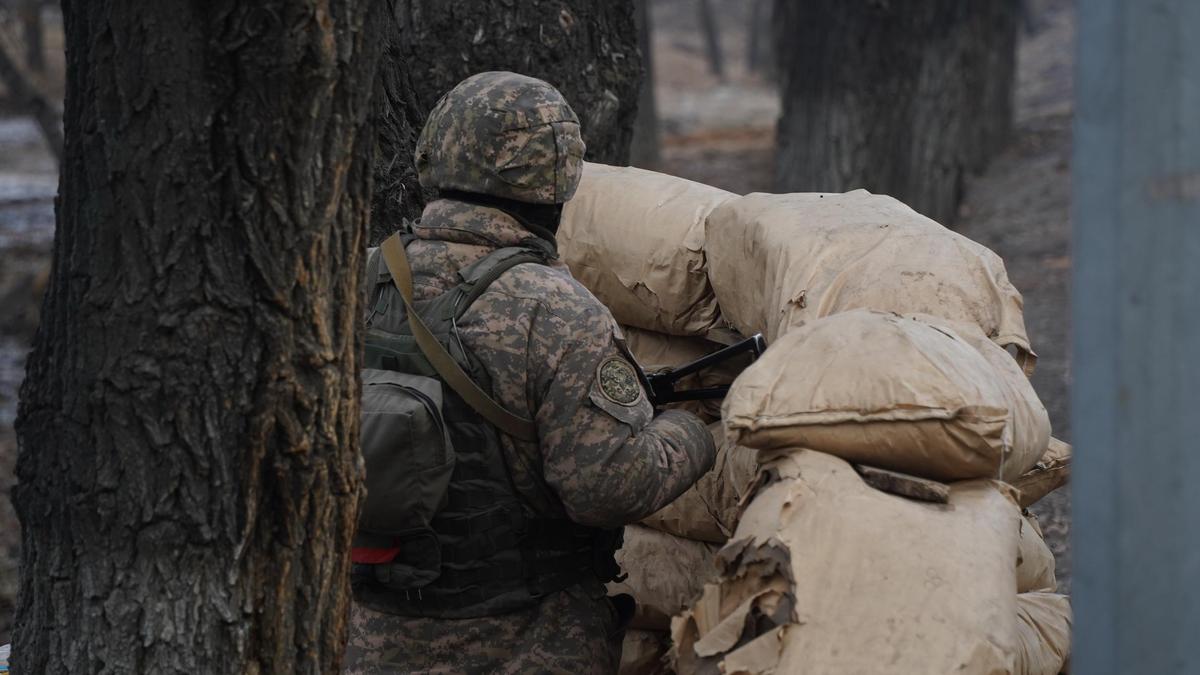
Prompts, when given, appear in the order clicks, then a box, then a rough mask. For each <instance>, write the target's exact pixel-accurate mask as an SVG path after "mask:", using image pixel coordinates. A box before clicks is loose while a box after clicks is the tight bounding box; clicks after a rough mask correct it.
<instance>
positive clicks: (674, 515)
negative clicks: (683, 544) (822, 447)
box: [642, 422, 758, 544]
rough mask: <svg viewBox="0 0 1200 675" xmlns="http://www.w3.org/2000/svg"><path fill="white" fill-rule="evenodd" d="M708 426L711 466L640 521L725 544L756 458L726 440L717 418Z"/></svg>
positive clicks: (647, 524)
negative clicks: (713, 453)
mask: <svg viewBox="0 0 1200 675" xmlns="http://www.w3.org/2000/svg"><path fill="white" fill-rule="evenodd" d="M708 429H709V431H711V432H712V434H713V437H714V439H715V440H716V443H717V459H716V461H715V462H714V463H713V467H712V469H710V470H709V471H708V473H706V474H704V475H703V476H701V477H700V480H698V481H696V484H695V485H693V486H692V487H690V488H688V490H687V491H686V492H684V493H683V494H682V495H680V496H679V497H678V498H676V499H675V501H673V502H671V503H670V504H668V505H667V506H666V508H663V509H662V510H660V511H658V512H657V513H654V514H653V515H651V516H650V517H649V518H646V519H645V520H643V521H642V524H643V525H645V526H646V527H649V528H652V529H655V530H659V531H661V532H668V533H670V534H673V535H676V536H679V537H684V538H687V539H696V540H699V541H707V542H712V543H714V544H724V543H725V541H726V540H727V539H729V536H730V535H732V534H733V531H734V529H735V528H736V527H737V521H738V504H739V502H740V501H741V499H742V496H743V495H745V494H746V492H747V491H748V490H749V489H750V486H751V483H752V482H753V481H754V476H755V474H757V473H758V460H757V458H756V457H757V453H756V452H755V451H754V450H751V449H749V448H743V447H738V446H736V445H733V444H731V443H728V442H727V441H725V439H724V438H723V436H724V433H723V429H722V427H721V423H720V422H716V423H713V424H710V425H709V427H708Z"/></svg>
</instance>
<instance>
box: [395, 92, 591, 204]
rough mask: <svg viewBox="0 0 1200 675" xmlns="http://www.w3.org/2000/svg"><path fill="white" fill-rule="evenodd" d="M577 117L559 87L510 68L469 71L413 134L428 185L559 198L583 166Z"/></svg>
mask: <svg viewBox="0 0 1200 675" xmlns="http://www.w3.org/2000/svg"><path fill="white" fill-rule="evenodd" d="M583 151H584V145H583V139H582V138H581V137H580V135H579V118H578V117H576V116H575V112H574V111H573V110H571V106H570V105H568V104H567V101H566V99H564V98H563V96H562V94H560V93H558V90H557V89H555V88H554V87H552V86H550V85H549V84H547V83H546V82H543V81H541V80H538V79H535V78H532V77H526V76H524V75H518V74H516V73H508V72H490V73H479V74H478V75H472V76H471V77H468V78H467V79H465V80H463V81H462V82H460V83H459V84H458V86H456V87H454V88H453V89H451V90H450V91H449V92H448V93H446V94H445V95H444V96H442V98H441V99H440V100H439V101H438V102H437V105H435V106H434V107H433V112H431V113H430V114H429V119H428V120H427V121H426V122H425V128H424V129H422V130H421V136H420V138H419V139H417V153H416V163H417V177H418V178H419V179H420V181H421V186H422V187H424V188H426V189H438V190H461V191H464V192H475V193H481V194H486V195H492V196H494V197H501V198H504V199H512V200H516V201H521V202H527V203H531V204H562V203H563V202H566V201H567V200H568V199H570V198H571V196H572V195H574V194H575V188H576V187H577V186H578V185H579V175H580V173H581V171H582V168H583Z"/></svg>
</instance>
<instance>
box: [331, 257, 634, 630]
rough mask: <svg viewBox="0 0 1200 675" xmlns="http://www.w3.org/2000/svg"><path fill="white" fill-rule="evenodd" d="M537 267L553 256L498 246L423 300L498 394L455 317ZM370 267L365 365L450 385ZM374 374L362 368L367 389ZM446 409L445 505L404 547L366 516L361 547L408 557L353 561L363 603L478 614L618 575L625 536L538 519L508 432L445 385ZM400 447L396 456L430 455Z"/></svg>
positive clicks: (382, 272) (374, 261) (479, 378)
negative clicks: (516, 478)
mask: <svg viewBox="0 0 1200 675" xmlns="http://www.w3.org/2000/svg"><path fill="white" fill-rule="evenodd" d="M406 243H407V242H406ZM531 262H532V263H539V264H544V263H545V262H546V258H545V255H544V254H543V253H541V252H539V251H536V250H534V249H529V248H503V249H499V250H496V251H494V252H492V253H491V254H489V255H487V256H485V257H484V258H483V259H481V260H479V261H477V262H476V263H474V264H472V265H470V266H468V267H466V268H464V269H463V270H460V271H459V278H460V280H461V283H460V284H459V285H458V286H457V287H455V288H454V289H452V290H450V291H449V292H447V293H444V294H442V295H440V296H437V297H435V298H432V299H429V300H427V301H423V302H418V303H414V304H415V309H416V311H417V312H419V313H420V315H421V317H422V318H423V319H424V322H425V324H426V325H427V326H428V328H429V329H430V331H431V332H432V333H433V334H434V336H435V337H437V340H438V342H439V343H441V345H442V346H443V347H444V348H445V349H446V351H447V352H448V353H449V354H450V356H451V357H453V359H454V360H455V361H456V362H457V363H458V364H459V366H460V367H461V368H462V369H463V370H464V371H465V372H466V373H467V374H468V375H470V377H471V379H472V380H474V382H475V383H476V384H478V385H479V386H480V387H481V388H483V389H484V391H491V386H490V385H491V382H490V378H489V377H488V374H487V371H486V370H485V369H484V368H483V366H482V364H481V363H480V362H479V360H478V359H477V358H476V357H475V355H474V354H473V353H471V351H470V350H469V349H467V348H466V346H465V345H463V344H462V342H461V341H460V340H459V339H458V335H457V321H458V320H459V319H460V318H461V317H462V315H463V314H464V313H465V312H466V311H467V309H468V308H469V307H470V306H471V303H472V302H474V300H475V299H476V298H478V297H479V296H480V295H481V294H482V293H483V291H484V290H486V289H487V286H488V285H489V284H490V283H491V282H493V281H495V280H496V279H497V278H499V277H500V275H501V274H503V273H504V272H505V271H507V270H508V269H510V268H511V267H513V266H515V265H517V264H521V263H531ZM368 270H369V271H370V272H371V275H370V276H369V277H368V278H369V283H372V284H373V288H372V289H371V298H370V302H369V303H368V307H369V316H368V318H367V331H366V339H365V350H364V351H365V354H364V356H365V359H364V361H365V362H364V367H365V368H366V369H373V370H374V371H388V372H395V373H403V374H410V375H419V376H425V377H428V378H435V379H440V378H438V375H437V374H436V372H435V369H434V368H433V366H432V365H431V364H430V361H429V359H428V358H427V357H426V356H425V354H423V353H422V351H421V349H420V348H419V346H418V345H417V344H416V342H415V340H414V338H413V334H412V329H411V327H410V325H409V321H408V318H407V316H406V313H405V311H404V305H403V302H402V300H401V297H400V294H399V291H398V290H397V289H396V287H395V286H393V285H392V283H391V281H390V277H389V274H388V270H387V266H386V265H385V263H384V262H383V260H382V256H381V255H380V254H379V251H375V252H374V254H373V255H372V257H371V259H370V260H369V261H368ZM370 372H373V371H372V370H366V371H364V382H366V380H367V377H366V373H370ZM440 412H441V415H440V418H441V420H442V424H444V431H445V433H446V435H447V436H448V439H449V445H450V446H452V448H453V458H454V462H453V470H452V472H450V477H449V482H448V485H447V486H446V489H445V494H444V497H443V500H442V502H441V507H440V508H438V509H437V510H436V513H434V514H433V517H432V520H430V522H429V526H428V528H426V529H425V530H424V531H421V532H416V533H412V534H407V535H406V536H405V537H402V538H400V539H399V540H398V539H396V538H395V537H389V536H386V535H380V534H378V533H377V532H371V531H368V530H365V529H364V524H363V521H361V520H360V526H359V530H358V532H357V533H356V536H355V543H354V546H355V547H356V549H355V550H356V552H357V551H359V550H363V549H364V548H366V549H367V550H398V555H397V556H396V558H395V559H393V560H385V561H380V562H374V564H362V563H359V564H356V565H355V566H354V572H353V586H354V594H355V599H356V601H358V602H360V603H361V604H364V605H366V606H368V607H371V608H373V609H376V610H378V611H384V612H388V613H392V614H399V615H405V616H423V617H438V618H470V617H478V616H490V615H495V614H499V613H503V612H508V611H513V610H517V609H522V608H526V607H529V606H532V605H533V604H535V603H536V602H537V601H538V599H539V598H541V597H542V596H544V595H546V594H548V593H553V592H556V591H559V590H562V589H564V588H566V587H568V586H571V585H573V584H577V583H581V582H585V581H588V580H592V581H599V582H601V583H603V582H606V581H609V580H611V579H614V578H616V577H617V574H618V573H619V571H620V569H619V567H618V566H617V565H616V562H615V561H614V560H613V553H614V552H615V551H616V549H617V548H619V547H620V533H621V530H615V531H610V530H599V529H596V528H589V527H584V526H582V525H578V524H576V523H574V522H572V521H570V520H568V519H566V518H565V517H559V518H543V517H538V516H536V515H534V514H532V513H531V512H530V510H529V509H528V507H526V506H524V504H525V502H524V500H522V498H521V496H520V494H519V493H518V490H517V488H516V487H515V485H514V483H513V481H512V478H511V476H510V471H509V467H508V466H507V455H506V453H505V451H504V448H503V447H502V445H501V443H500V433H501V432H500V431H499V430H498V429H497V428H496V427H495V426H493V425H492V424H491V423H489V422H488V421H487V420H485V419H484V418H483V417H482V416H481V415H480V414H479V413H478V412H476V411H475V410H474V409H473V408H472V407H471V406H470V405H468V404H467V403H466V402H465V401H464V400H463V398H462V397H461V396H459V395H458V393H456V392H455V391H454V390H453V389H452V388H450V387H449V386H446V387H443V391H442V402H441V411H440ZM398 440H399V443H398V445H397V446H396V448H397V452H416V453H419V452H422V451H423V448H421V447H405V446H406V445H411V444H406V439H398ZM368 466H370V465H368ZM368 472H369V473H370V468H368ZM368 485H371V476H368ZM546 489H547V490H548V489H549V488H548V486H547V487H546ZM369 499H370V496H369V495H368V500H369ZM403 501H404V500H403V496H402V495H401V496H400V498H399V499H398V500H397V503H396V504H395V508H397V509H401V508H405V507H404V505H403ZM385 508H387V507H386V506H385ZM389 547H391V548H390V549H389ZM358 559H360V558H359V557H356V560H358Z"/></svg>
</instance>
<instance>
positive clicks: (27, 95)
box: [0, 35, 63, 165]
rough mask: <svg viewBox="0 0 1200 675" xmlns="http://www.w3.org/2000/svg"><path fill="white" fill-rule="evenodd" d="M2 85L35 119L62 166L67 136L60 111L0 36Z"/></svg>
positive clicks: (47, 144) (55, 157) (48, 145)
mask: <svg viewBox="0 0 1200 675" xmlns="http://www.w3.org/2000/svg"><path fill="white" fill-rule="evenodd" d="M0 82H3V83H4V86H5V88H7V89H8V94H9V96H10V97H11V98H12V100H13V101H14V102H15V103H16V104H17V106H18V107H20V108H21V109H22V110H24V111H25V112H27V113H28V114H29V115H30V116H32V117H33V120H34V122H36V123H37V125H38V129H40V130H41V132H42V138H44V139H45V140H46V147H48V148H49V149H50V153H51V154H52V155H54V159H55V161H57V162H58V163H59V164H60V165H61V164H62V158H63V134H62V121H61V120H60V119H59V115H58V110H57V109H56V108H55V106H54V104H53V103H51V102H50V97H49V96H47V95H46V94H44V93H43V92H42V91H41V90H40V89H39V88H38V86H37V85H36V84H35V83H34V78H33V77H31V76H30V74H29V72H28V70H26V68H25V66H23V65H22V64H21V61H20V59H19V58H18V57H17V56H16V54H15V53H13V52H12V51H10V48H9V45H8V41H7V40H6V39H5V38H4V36H3V35H0Z"/></svg>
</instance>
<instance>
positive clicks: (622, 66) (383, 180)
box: [371, 0, 642, 242]
mask: <svg viewBox="0 0 1200 675" xmlns="http://www.w3.org/2000/svg"><path fill="white" fill-rule="evenodd" d="M633 6H634V3H633V0H606V1H605V2H594V1H592V0H522V1H521V2H506V3H500V2H476V1H474V0H397V3H396V11H395V16H394V19H395V24H394V36H393V39H392V43H391V44H390V45H389V47H388V57H387V58H386V60H385V64H386V65H385V66H384V68H386V69H388V71H389V72H388V73H386V74H385V76H384V78H383V80H384V82H383V84H382V85H381V86H382V87H383V88H384V90H385V91H384V95H381V96H380V97H379V98H378V101H379V105H380V108H379V109H377V116H378V118H379V119H380V125H381V132H380V136H379V150H380V156H379V164H378V165H377V167H376V173H375V176H376V180H377V183H378V190H377V192H376V202H375V203H376V208H375V210H374V212H373V216H372V227H371V235H372V236H371V238H372V240H373V241H374V242H378V241H379V240H381V239H382V238H383V237H384V236H387V234H390V233H391V232H392V231H394V230H395V228H396V226H397V225H398V224H399V222H400V219H401V218H415V217H417V216H419V215H420V213H421V209H422V208H423V207H424V203H425V198H426V197H427V195H422V193H421V190H420V187H419V186H418V185H417V182H416V175H415V173H414V172H413V169H412V154H413V148H414V146H415V139H416V134H417V133H418V132H419V131H420V129H421V127H422V125H423V124H424V122H425V117H426V116H427V115H428V114H429V111H430V110H432V109H433V106H434V104H435V103H437V100H438V98H440V97H441V95H442V94H444V93H446V92H447V91H449V90H450V89H451V88H452V87H453V86H454V85H456V84H458V83H459V82H460V81H462V80H463V79H464V78H466V77H468V76H470V75H473V74H475V73H479V72H483V71H488V70H511V71H514V72H519V73H522V74H524V75H530V76H532V77H538V78H541V79H543V80H546V81H547V82H549V83H550V84H552V85H554V86H555V87H557V88H558V89H559V90H560V91H562V93H563V95H564V96H566V98H567V100H568V101H569V102H570V103H571V107H573V108H574V109H575V112H576V113H577V114H578V115H579V118H580V122H581V124H582V130H583V138H584V141H586V142H587V159H589V160H590V161H595V162H604V163H608V164H627V163H628V162H629V146H630V140H631V139H632V137H633V127H634V119H635V117H636V115H637V102H638V92H639V89H640V86H641V78H642V65H641V59H640V57H639V54H638V31H637V27H636V25H635V23H634V14H633ZM408 73H420V77H419V78H412V79H411V86H410V84H409V82H408V80H409V77H410V76H409V75H408Z"/></svg>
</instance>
